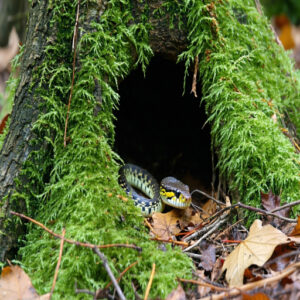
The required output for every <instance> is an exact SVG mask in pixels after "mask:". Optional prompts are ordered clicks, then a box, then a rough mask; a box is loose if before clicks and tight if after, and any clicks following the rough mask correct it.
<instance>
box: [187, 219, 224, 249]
mask: <svg viewBox="0 0 300 300" xmlns="http://www.w3.org/2000/svg"><path fill="white" fill-rule="evenodd" d="M225 221H226V218H224V219H220V220H219V221H217V222H215V223H214V226H213V228H212V229H210V230H209V231H208V232H207V233H206V234H204V235H203V236H202V237H201V238H200V239H199V240H198V241H197V242H196V243H195V244H193V245H191V246H189V247H187V248H185V249H184V250H183V252H187V251H189V250H191V249H193V248H195V247H196V246H198V245H199V244H200V243H201V242H202V241H203V240H204V239H205V238H207V237H208V236H210V235H211V234H212V233H213V232H214V231H216V230H217V229H218V228H219V227H220V226H221V225H222V224H223V223H224V222H225Z"/></svg>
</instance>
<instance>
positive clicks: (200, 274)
mask: <svg viewBox="0 0 300 300" xmlns="http://www.w3.org/2000/svg"><path fill="white" fill-rule="evenodd" d="M196 274H197V276H198V277H199V278H200V279H201V280H203V278H206V275H205V271H204V270H197V271H196ZM203 282H204V281H203ZM210 291H211V288H210V287H208V286H203V285H201V284H198V285H197V293H198V295H197V296H198V297H199V298H202V297H205V296H206V295H207V294H208V293H209V292H210ZM198 297H197V298H198Z"/></svg>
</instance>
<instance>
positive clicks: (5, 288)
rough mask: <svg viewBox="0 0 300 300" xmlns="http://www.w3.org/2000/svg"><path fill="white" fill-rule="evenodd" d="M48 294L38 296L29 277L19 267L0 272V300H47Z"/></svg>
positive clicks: (11, 267)
mask: <svg viewBox="0 0 300 300" xmlns="http://www.w3.org/2000/svg"><path fill="white" fill-rule="evenodd" d="M49 296H50V294H46V295H43V296H39V295H38V294H37V292H36V291H35V289H34V287H33V286H32V283H31V281H30V278H29V276H28V275H27V274H26V273H25V272H24V271H23V270H22V268H20V267H19V266H8V267H5V268H4V269H3V270H2V273H1V278H0V299H9V300H23V299H24V300H25V299H26V300H47V299H49Z"/></svg>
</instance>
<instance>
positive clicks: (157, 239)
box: [151, 237, 189, 247]
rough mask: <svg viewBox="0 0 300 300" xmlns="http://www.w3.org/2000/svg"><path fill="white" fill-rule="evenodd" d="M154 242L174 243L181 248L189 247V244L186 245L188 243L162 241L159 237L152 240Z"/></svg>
mask: <svg viewBox="0 0 300 300" xmlns="http://www.w3.org/2000/svg"><path fill="white" fill-rule="evenodd" d="M151 240H152V241H159V242H164V243H172V244H174V245H180V246H185V247H186V246H188V245H189V244H188V243H186V242H181V241H173V240H171V239H170V240H165V239H161V238H158V237H155V238H151Z"/></svg>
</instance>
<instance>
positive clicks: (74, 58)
mask: <svg viewBox="0 0 300 300" xmlns="http://www.w3.org/2000/svg"><path fill="white" fill-rule="evenodd" d="M79 7H80V0H78V3H77V12H76V21H75V27H74V35H73V41H72V50H74V55H73V70H72V81H71V89H70V95H69V101H68V110H67V117H66V122H65V133H64V147H66V146H67V129H68V120H69V114H70V107H71V100H72V94H73V87H74V80H75V63H76V49H77V47H76V46H77V33H78V19H79Z"/></svg>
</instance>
